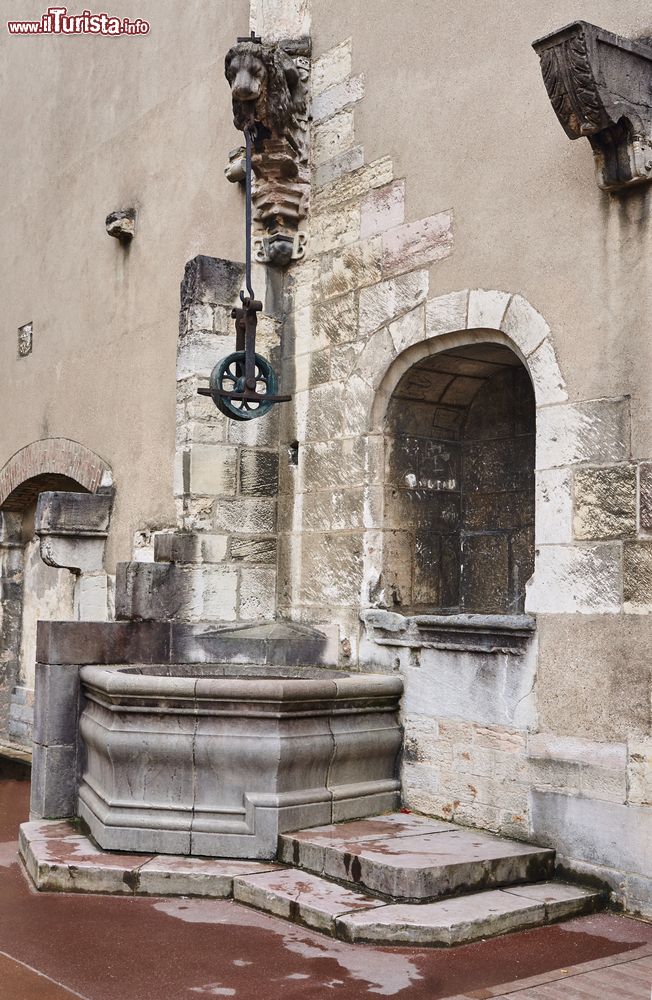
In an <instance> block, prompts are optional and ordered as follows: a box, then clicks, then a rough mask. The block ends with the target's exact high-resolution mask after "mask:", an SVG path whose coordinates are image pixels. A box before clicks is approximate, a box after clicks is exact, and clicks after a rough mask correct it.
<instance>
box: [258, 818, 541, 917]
mask: <svg viewBox="0 0 652 1000" xmlns="http://www.w3.org/2000/svg"><path fill="white" fill-rule="evenodd" d="M278 860H279V861H281V862H284V863H286V864H291V865H294V866H295V867H300V868H304V869H307V870H308V871H310V872H312V873H313V874H316V875H325V876H326V877H327V878H332V879H337V880H338V881H341V882H346V883H349V884H351V885H353V886H355V887H356V888H358V889H361V890H369V891H371V892H372V893H379V894H381V895H383V896H387V897H389V898H391V899H394V900H402V901H408V900H412V901H420V902H424V901H425V900H436V899H441V898H442V897H445V896H451V895H457V894H461V893H470V892H479V891H480V890H483V889H493V888H498V887H500V886H507V885H516V884H518V883H522V882H542V881H545V880H547V879H550V878H551V877H552V876H553V874H554V864H555V852H554V851H552V850H548V849H547V848H542V847H534V846H532V845H529V844H523V843H520V842H518V841H513V840H505V839H503V838H501V837H496V836H493V835H492V834H488V833H483V832H481V831H478V830H470V829H465V828H463V827H459V826H456V825H455V824H453V823H447V822H444V821H441V820H433V819H428V818H427V817H424V816H419V815H416V814H413V813H406V814H404V813H393V814H390V815H388V816H377V817H374V818H372V819H366V820H358V821H354V822H349V823H337V824H331V825H329V826H321V827H314V828H312V829H308V830H299V831H297V832H295V833H287V834H283V835H282V836H281V838H280V846H279V857H278Z"/></svg>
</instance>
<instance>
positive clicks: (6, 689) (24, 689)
mask: <svg viewBox="0 0 652 1000" xmlns="http://www.w3.org/2000/svg"><path fill="white" fill-rule="evenodd" d="M112 483H113V478H112V475H111V470H110V468H109V466H108V465H107V464H106V462H104V461H103V460H102V459H101V458H99V456H97V455H95V454H94V453H93V452H92V451H90V450H89V449H88V448H85V447H84V446H83V445H80V444H78V443H77V442H75V441H70V440H68V439H64V438H51V439H47V440H41V441H36V442H33V443H32V444H30V445H27V446H26V447H25V448H22V449H21V450H20V451H18V452H16V454H15V455H13V456H12V457H11V458H10V459H9V461H8V462H7V463H6V464H5V465H4V467H3V468H2V469H0V598H1V599H0V732H4V733H5V734H7V735H8V736H9V737H10V738H14V739H17V740H20V741H26V740H28V739H29V738H30V736H31V722H32V717H33V706H32V688H33V685H34V669H35V660H36V624H37V622H38V621H39V620H47V619H50V620H52V619H54V620H56V619H59V620H61V619H63V620H66V619H77V620H84V619H86V620H105V619H106V618H107V616H108V605H107V600H108V581H107V576H106V573H105V571H104V548H105V543H106V538H107V535H108V529H109V519H110V514H111V507H112V501H113V486H112Z"/></svg>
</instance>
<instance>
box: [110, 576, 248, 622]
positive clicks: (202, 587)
mask: <svg viewBox="0 0 652 1000" xmlns="http://www.w3.org/2000/svg"><path fill="white" fill-rule="evenodd" d="M237 587H238V572H237V570H236V569H235V568H234V567H231V566H228V565H224V564H222V565H220V564H211V563H205V564H202V565H184V564H179V563H137V562H132V563H119V564H118V571H117V583H116V616H117V617H119V618H128V619H136V620H138V619H141V620H144V621H152V620H154V621H173V620H176V621H185V622H201V621H233V620H234V619H235V617H236V610H237Z"/></svg>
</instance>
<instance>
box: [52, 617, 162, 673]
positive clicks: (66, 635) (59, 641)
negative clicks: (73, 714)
mask: <svg viewBox="0 0 652 1000" xmlns="http://www.w3.org/2000/svg"><path fill="white" fill-rule="evenodd" d="M169 656H170V625H169V624H168V623H167V622H39V623H38V627H37V641H36V659H37V661H38V662H39V663H48V664H54V663H77V664H84V663H116V664H120V663H166V662H167V661H168V659H169Z"/></svg>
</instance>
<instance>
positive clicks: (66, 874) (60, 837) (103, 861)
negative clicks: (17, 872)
mask: <svg viewBox="0 0 652 1000" xmlns="http://www.w3.org/2000/svg"><path fill="white" fill-rule="evenodd" d="M20 834H21V836H20V850H21V855H22V857H23V859H24V861H25V866H26V868H27V870H28V872H29V874H30V875H31V877H32V880H33V881H34V884H35V885H36V888H37V889H40V890H41V891H46V892H47V891H50V892H52V891H54V892H98V893H111V894H112V895H120V896H124V895H131V894H132V892H133V885H134V884H135V882H136V880H137V872H138V869H139V868H140V866H141V865H142V864H144V863H145V862H147V861H148V860H149V858H148V857H147V855H140V856H138V855H129V854H113V855H111V854H107V852H105V851H101V850H99V849H98V848H97V847H95V845H94V844H92V843H91V842H90V840H89V839H88V838H87V837H85V836H83V835H82V834H81V833H80V832H79V830H78V829H77V828H76V827H75V826H73V825H72V824H71V823H61V822H59V823H39V822H33V823H23V825H22V827H21V830H20Z"/></svg>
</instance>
